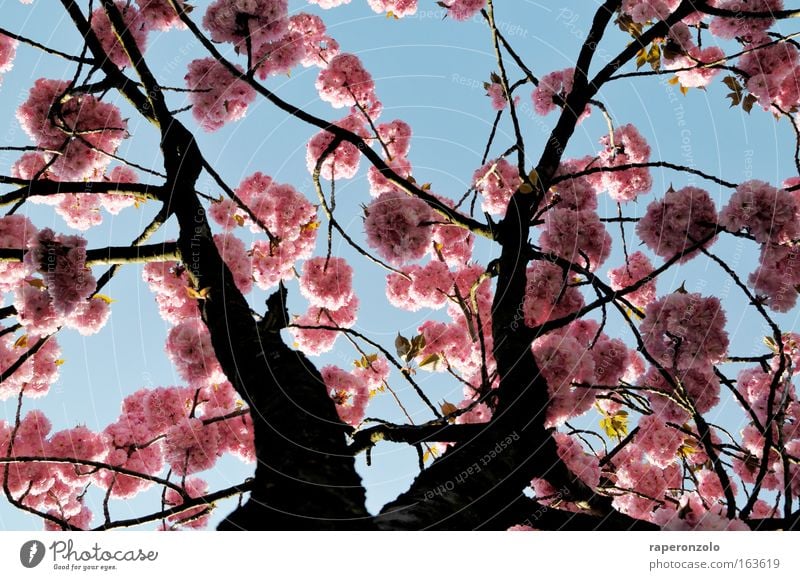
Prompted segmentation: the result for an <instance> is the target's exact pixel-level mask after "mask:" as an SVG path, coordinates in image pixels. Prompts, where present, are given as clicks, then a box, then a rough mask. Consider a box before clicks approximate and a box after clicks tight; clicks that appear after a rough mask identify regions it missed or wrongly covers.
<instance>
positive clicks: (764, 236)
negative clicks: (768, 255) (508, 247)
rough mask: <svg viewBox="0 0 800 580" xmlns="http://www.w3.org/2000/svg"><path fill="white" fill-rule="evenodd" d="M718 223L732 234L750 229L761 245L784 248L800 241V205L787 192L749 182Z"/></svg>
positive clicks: (737, 189) (723, 212) (738, 189)
mask: <svg viewBox="0 0 800 580" xmlns="http://www.w3.org/2000/svg"><path fill="white" fill-rule="evenodd" d="M719 223H720V225H722V226H723V227H725V229H727V230H728V231H731V232H738V231H739V230H741V229H747V231H748V232H750V234H752V236H753V237H754V238H755V239H756V241H757V242H759V243H762V244H764V243H767V242H770V243H772V244H784V243H787V242H791V241H792V240H794V239H796V238H798V237H800V203H799V202H798V199H797V198H796V197H795V196H794V195H793V194H791V193H789V192H788V191H786V190H784V189H777V188H775V187H772V186H771V185H769V184H768V183H766V182H764V181H758V180H751V181H746V182H744V183H742V184H741V185H739V187H737V188H736V191H735V192H734V193H733V195H732V196H731V199H730V201H728V205H726V206H725V207H724V208H723V210H722V211H721V212H720V214H719Z"/></svg>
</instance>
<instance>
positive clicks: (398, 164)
mask: <svg viewBox="0 0 800 580" xmlns="http://www.w3.org/2000/svg"><path fill="white" fill-rule="evenodd" d="M386 164H387V165H388V166H389V168H390V169H391V170H392V171H394V172H395V173H396V174H397V175H399V176H400V177H403V178H406V179H407V178H408V177H410V176H411V173H412V171H413V168H412V167H411V162H410V161H409V160H408V159H406V158H405V157H394V158H392V159H389V160H387V162H386ZM367 181H369V194H370V195H371V196H372V197H378V196H379V195H380V194H382V193H385V192H387V191H393V192H397V191H400V190H399V188H398V187H397V186H396V185H395V184H394V183H393V182H392V181H390V180H389V177H388V176H386V175H384V174H383V173H382V172H381V171H380V170H379V169H378V168H377V167H375V166H374V165H370V167H369V169H368V170H367Z"/></svg>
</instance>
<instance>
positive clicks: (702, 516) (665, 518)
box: [654, 492, 750, 532]
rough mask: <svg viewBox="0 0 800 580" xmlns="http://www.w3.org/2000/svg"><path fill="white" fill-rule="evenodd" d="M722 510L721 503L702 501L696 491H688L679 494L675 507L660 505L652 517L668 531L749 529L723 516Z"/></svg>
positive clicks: (739, 521)
mask: <svg viewBox="0 0 800 580" xmlns="http://www.w3.org/2000/svg"><path fill="white" fill-rule="evenodd" d="M724 510H725V508H724V506H722V505H719V504H713V503H712V504H709V503H708V502H704V501H703V498H702V497H701V496H700V494H698V493H697V492H689V493H686V494H684V495H683V496H681V498H680V502H679V504H678V506H677V509H676V508H674V507H666V506H665V507H662V508H661V509H659V510H658V511H656V513H655V518H654V519H655V523H657V524H658V525H660V526H661V528H662V529H663V530H668V531H684V532H685V531H691V530H704V531H710V532H718V531H739V532H742V531H744V532H747V531H750V528H749V527H748V525H747V524H746V523H744V522H743V521H741V520H729V519H728V518H727V517H725V514H724Z"/></svg>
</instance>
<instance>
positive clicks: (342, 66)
mask: <svg viewBox="0 0 800 580" xmlns="http://www.w3.org/2000/svg"><path fill="white" fill-rule="evenodd" d="M316 87H317V91H318V92H319V96H320V98H322V100H323V101H326V102H328V103H330V104H331V105H333V106H334V107H336V108H337V109H338V108H340V107H354V106H358V107H363V108H364V109H366V110H367V111H370V110H371V108H372V106H374V104H375V103H376V102H377V99H376V97H375V82H374V81H373V80H372V75H370V74H369V72H368V71H367V70H366V69H365V68H364V65H363V64H362V62H361V59H360V58H358V57H357V56H356V55H354V54H346V53H342V54H338V55H336V56H335V57H333V59H331V61H330V63H328V66H327V67H326V68H324V69H322V70H321V71H320V73H319V76H318V77H317V82H316Z"/></svg>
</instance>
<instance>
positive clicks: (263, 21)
mask: <svg viewBox="0 0 800 580" xmlns="http://www.w3.org/2000/svg"><path fill="white" fill-rule="evenodd" d="M288 24H289V20H288V1H287V0H215V2H213V3H212V4H211V6H209V7H208V10H206V14H205V16H204V17H203V26H205V27H206V29H207V30H208V31H209V32H210V33H211V39H212V40H214V41H215V42H231V43H233V44H234V48H235V49H236V51H237V52H244V51H245V38H247V37H248V36H249V37H250V43H251V46H252V49H253V52H254V53H255V52H258V50H259V49H260V48H261V46H262V45H263V44H264V43H267V42H272V41H275V40H278V39H280V38H282V37H283V35H284V34H286V30H287V29H288Z"/></svg>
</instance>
